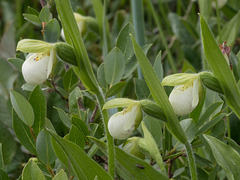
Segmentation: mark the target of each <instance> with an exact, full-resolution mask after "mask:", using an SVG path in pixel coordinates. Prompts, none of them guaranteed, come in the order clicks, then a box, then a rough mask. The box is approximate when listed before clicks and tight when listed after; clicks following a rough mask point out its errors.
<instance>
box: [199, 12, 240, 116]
mask: <svg viewBox="0 0 240 180" xmlns="http://www.w3.org/2000/svg"><path fill="white" fill-rule="evenodd" d="M200 23H201V34H202V43H203V48H204V52H205V56H206V59H207V61H208V63H209V65H210V66H211V68H212V71H213V74H214V75H215V77H216V78H217V79H218V81H219V83H220V85H221V86H222V89H223V92H224V95H225V97H226V102H227V104H228V106H229V107H230V108H231V109H232V110H233V111H234V113H235V114H236V115H237V116H238V118H240V92H239V89H238V87H237V84H236V81H235V79H234V76H233V73H232V72H231V70H230V67H229V65H228V63H227V61H226V59H225V57H224V56H223V54H222V52H221V50H220V48H219V47H218V44H217V42H216V41H215V39H214V37H213V34H212V32H211V30H210V29H209V27H208V25H207V23H206V21H205V20H204V18H203V17H202V16H201V15H200Z"/></svg>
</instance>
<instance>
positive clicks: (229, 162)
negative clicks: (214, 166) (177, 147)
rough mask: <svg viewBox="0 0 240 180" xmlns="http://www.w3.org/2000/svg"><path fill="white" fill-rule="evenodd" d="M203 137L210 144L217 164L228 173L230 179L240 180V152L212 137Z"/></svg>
mask: <svg viewBox="0 0 240 180" xmlns="http://www.w3.org/2000/svg"><path fill="white" fill-rule="evenodd" d="M203 137H204V138H205V140H206V141H207V142H208V144H209V146H210V148H211V150H212V153H213V156H214V157H215V159H216V161H217V163H218V164H219V165H220V166H221V167H222V168H223V169H224V170H225V171H226V174H227V176H228V179H240V156H239V154H238V152H237V151H235V150H234V149H233V148H231V147H230V146H228V145H226V144H224V143H223V142H221V141H220V140H218V139H216V138H214V137H212V136H209V135H203ZM230 172H231V173H230Z"/></svg>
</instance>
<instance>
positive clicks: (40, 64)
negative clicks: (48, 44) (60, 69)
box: [22, 49, 56, 85]
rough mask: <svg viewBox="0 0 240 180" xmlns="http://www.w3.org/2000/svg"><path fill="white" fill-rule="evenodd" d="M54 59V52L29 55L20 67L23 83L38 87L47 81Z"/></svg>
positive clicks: (52, 50)
mask: <svg viewBox="0 0 240 180" xmlns="http://www.w3.org/2000/svg"><path fill="white" fill-rule="evenodd" d="M55 59H56V56H55V50H54V49H51V50H50V51H45V52H42V53H30V54H28V55H27V58H26V60H25V61H24V63H23V65H22V74H23V77H24V79H25V81H26V82H27V83H28V84H31V85H38V84H41V83H43V82H44V81H46V80H47V78H48V77H49V75H50V74H51V72H52V68H53V64H54V61H55Z"/></svg>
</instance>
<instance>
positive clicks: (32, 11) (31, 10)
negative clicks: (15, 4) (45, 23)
mask: <svg viewBox="0 0 240 180" xmlns="http://www.w3.org/2000/svg"><path fill="white" fill-rule="evenodd" d="M28 13H30V14H33V15H36V16H39V12H38V11H37V10H35V9H33V8H32V7H30V6H28Z"/></svg>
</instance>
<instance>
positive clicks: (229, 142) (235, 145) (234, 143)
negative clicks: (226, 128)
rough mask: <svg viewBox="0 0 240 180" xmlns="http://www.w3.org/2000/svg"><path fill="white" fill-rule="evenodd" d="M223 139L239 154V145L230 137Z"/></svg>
mask: <svg viewBox="0 0 240 180" xmlns="http://www.w3.org/2000/svg"><path fill="white" fill-rule="evenodd" d="M224 139H225V140H226V141H227V142H228V144H229V145H230V146H231V147H232V148H233V149H235V150H236V151H237V152H238V153H239V154H240V146H239V145H238V144H237V143H236V142H235V141H234V140H232V139H231V138H229V137H224Z"/></svg>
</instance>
